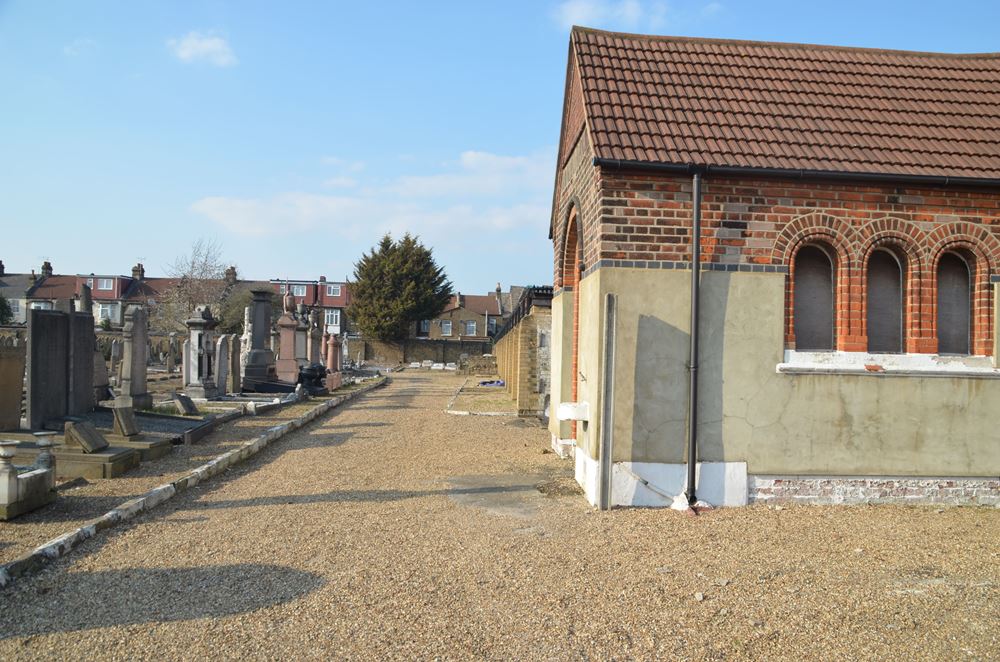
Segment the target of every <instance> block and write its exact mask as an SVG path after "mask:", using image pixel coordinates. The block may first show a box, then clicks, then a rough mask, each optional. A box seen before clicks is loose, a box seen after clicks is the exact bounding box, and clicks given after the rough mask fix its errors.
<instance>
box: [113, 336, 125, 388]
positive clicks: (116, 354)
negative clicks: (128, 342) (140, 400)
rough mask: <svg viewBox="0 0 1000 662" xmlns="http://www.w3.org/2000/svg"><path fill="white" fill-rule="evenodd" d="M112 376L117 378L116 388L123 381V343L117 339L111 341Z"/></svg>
mask: <svg viewBox="0 0 1000 662" xmlns="http://www.w3.org/2000/svg"><path fill="white" fill-rule="evenodd" d="M111 376H112V377H114V378H115V384H114V385H115V386H118V385H119V384H121V383H122V382H121V380H122V341H121V338H115V339H114V340H112V341H111Z"/></svg>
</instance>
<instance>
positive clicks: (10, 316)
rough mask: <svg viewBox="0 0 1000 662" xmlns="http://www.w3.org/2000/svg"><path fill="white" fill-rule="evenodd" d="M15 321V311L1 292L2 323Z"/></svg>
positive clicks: (0, 309) (0, 322)
mask: <svg viewBox="0 0 1000 662" xmlns="http://www.w3.org/2000/svg"><path fill="white" fill-rule="evenodd" d="M13 321H14V311H13V310H12V309H11V307H10V302H9V301H7V299H6V298H4V296H3V295H2V294H0V324H10V323H11V322H13Z"/></svg>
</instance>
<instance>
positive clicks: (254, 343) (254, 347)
mask: <svg viewBox="0 0 1000 662" xmlns="http://www.w3.org/2000/svg"><path fill="white" fill-rule="evenodd" d="M252 294H253V301H252V303H251V304H250V324H249V328H250V342H249V347H248V348H247V350H246V364H245V365H244V367H243V379H244V381H246V382H247V383H248V385H249V386H250V387H251V388H252V387H253V384H257V383H263V382H268V381H273V380H275V379H277V375H276V373H275V362H274V352H273V351H272V348H271V347H269V342H270V338H271V290H253V291H252ZM244 335H246V327H244Z"/></svg>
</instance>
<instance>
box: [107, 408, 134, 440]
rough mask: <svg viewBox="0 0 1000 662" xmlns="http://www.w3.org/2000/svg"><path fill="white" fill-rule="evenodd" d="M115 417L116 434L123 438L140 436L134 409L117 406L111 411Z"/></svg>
mask: <svg viewBox="0 0 1000 662" xmlns="http://www.w3.org/2000/svg"><path fill="white" fill-rule="evenodd" d="M111 411H112V413H113V414H114V417H115V423H114V432H115V434H116V435H119V436H122V437H134V436H136V435H138V434H139V423H138V422H136V420H135V410H133V409H132V407H123V406H120V405H117V404H116V406H115V407H114V409H112V410H111Z"/></svg>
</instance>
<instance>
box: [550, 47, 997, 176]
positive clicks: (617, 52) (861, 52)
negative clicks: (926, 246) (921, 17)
mask: <svg viewBox="0 0 1000 662" xmlns="http://www.w3.org/2000/svg"><path fill="white" fill-rule="evenodd" d="M570 48H571V55H570V57H571V61H572V60H574V59H575V62H576V63H577V71H578V74H574V73H573V71H572V70H571V72H570V75H571V76H572V75H578V76H579V83H580V88H581V89H582V93H583V103H584V111H585V118H586V125H587V128H588V130H589V133H590V136H591V140H592V144H593V148H594V152H595V155H596V156H597V157H598V158H604V159H622V160H629V161H640V162H650V163H667V164H679V165H686V164H695V165H707V166H723V167H726V166H729V167H752V168H781V169H796V170H800V169H801V170H819V171H833V172H846V173H874V174H891V175H930V176H945V177H971V178H982V179H994V178H1000V54H997V53H987V54H969V55H952V54H942V53H919V52H909V51H888V50H875V49H866V48H843V47H832V46H810V45H805V44H780V43H763V42H752V41H730V40H716V39H691V38H680V37H656V36H645V35H632V34H620V33H613V32H603V31H598V30H591V29H587V28H579V27H576V28H574V29H573V33H572V37H571V43H570ZM572 82H573V83H576V82H577V81H572ZM571 87H575V85H573V86H571V85H570V81H568V82H567V89H568V90H569V89H571ZM566 103H567V105H569V100H568V99H567V102H566ZM564 112H565V111H564Z"/></svg>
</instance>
